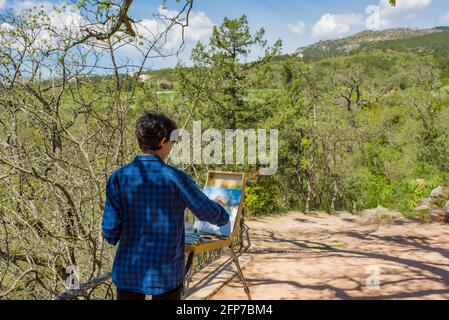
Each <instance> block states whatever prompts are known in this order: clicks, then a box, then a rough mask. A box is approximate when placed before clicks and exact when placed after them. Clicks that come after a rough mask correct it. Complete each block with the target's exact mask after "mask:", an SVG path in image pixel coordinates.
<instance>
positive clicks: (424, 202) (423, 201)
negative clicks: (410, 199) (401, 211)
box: [413, 198, 432, 211]
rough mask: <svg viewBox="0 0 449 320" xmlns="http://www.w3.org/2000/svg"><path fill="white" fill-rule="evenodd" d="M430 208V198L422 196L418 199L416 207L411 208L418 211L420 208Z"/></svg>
mask: <svg viewBox="0 0 449 320" xmlns="http://www.w3.org/2000/svg"><path fill="white" fill-rule="evenodd" d="M430 209H432V199H431V198H424V199H421V200H419V202H418V204H417V205H416V208H414V209H413V210H415V211H420V210H430Z"/></svg>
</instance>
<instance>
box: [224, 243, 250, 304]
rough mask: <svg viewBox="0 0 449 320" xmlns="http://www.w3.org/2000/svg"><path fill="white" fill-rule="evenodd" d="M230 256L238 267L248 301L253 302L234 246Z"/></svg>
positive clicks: (230, 249)
mask: <svg viewBox="0 0 449 320" xmlns="http://www.w3.org/2000/svg"><path fill="white" fill-rule="evenodd" d="M229 255H230V256H231V258H232V260H234V263H235V266H236V267H237V273H238V275H239V277H240V280H242V283H243V288H244V289H245V292H246V295H247V296H248V300H251V294H250V293H249V288H248V284H247V283H246V279H245V277H244V276H243V272H242V269H241V268H240V263H239V259H238V258H237V256H236V255H235V252H234V249H233V248H232V246H230V247H229Z"/></svg>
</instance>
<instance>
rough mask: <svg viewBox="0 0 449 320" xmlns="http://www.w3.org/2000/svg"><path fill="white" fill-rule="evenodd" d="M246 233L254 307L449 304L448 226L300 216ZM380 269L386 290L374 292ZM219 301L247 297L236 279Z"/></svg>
mask: <svg viewBox="0 0 449 320" xmlns="http://www.w3.org/2000/svg"><path fill="white" fill-rule="evenodd" d="M248 225H249V227H250V228H251V230H250V231H251V239H252V242H253V246H252V248H251V250H250V251H251V252H253V254H254V257H253V260H252V262H251V263H250V264H249V265H248V266H247V267H246V269H245V270H244V274H245V277H246V279H247V281H248V284H249V286H250V290H251V293H252V297H253V299H263V300H265V299H449V226H447V225H439V224H427V225H420V224H417V223H414V222H410V221H407V220H397V221H396V222H395V223H393V224H391V225H379V224H366V222H364V220H363V219H362V218H361V217H357V216H353V215H350V214H348V213H341V214H339V215H333V216H329V215H326V214H315V215H312V216H310V215H307V216H306V215H304V214H301V213H297V212H290V213H287V214H285V215H283V216H282V217H279V216H278V217H269V218H264V219H260V220H254V221H249V222H248ZM265 249H270V250H272V251H273V250H281V251H283V250H292V251H293V253H282V252H279V253H273V252H266V251H264V250H265ZM377 268H378V270H379V276H378V279H379V282H380V288H376V287H375V285H376V281H375V280H373V282H369V283H371V285H372V287H370V288H369V287H367V278H368V277H369V276H370V275H375V273H376V269H377ZM367 269H370V270H371V271H369V270H367ZM371 278H372V279H374V278H373V277H371ZM369 283H368V284H369ZM213 299H246V295H245V293H244V291H243V287H242V284H241V283H240V281H239V280H237V279H236V280H234V281H232V282H231V283H229V284H228V285H227V286H225V287H224V288H222V289H221V290H220V291H219V292H218V293H217V294H216V295H215V296H214V297H213Z"/></svg>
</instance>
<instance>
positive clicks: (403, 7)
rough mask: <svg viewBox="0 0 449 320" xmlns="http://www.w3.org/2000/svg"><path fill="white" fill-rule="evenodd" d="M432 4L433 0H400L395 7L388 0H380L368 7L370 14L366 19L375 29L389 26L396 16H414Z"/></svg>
mask: <svg viewBox="0 0 449 320" xmlns="http://www.w3.org/2000/svg"><path fill="white" fill-rule="evenodd" d="M431 4H432V0H398V1H397V3H396V6H394V7H393V6H391V5H390V2H389V1H388V0H379V4H378V5H370V6H368V7H366V13H367V14H368V15H369V16H368V18H367V19H366V27H367V28H368V29H375V30H379V29H385V28H388V27H390V26H391V25H392V24H393V22H394V19H395V18H398V17H409V18H410V17H413V16H414V15H415V14H416V13H417V12H419V11H421V10H422V9H424V8H426V7H428V6H429V5H431Z"/></svg>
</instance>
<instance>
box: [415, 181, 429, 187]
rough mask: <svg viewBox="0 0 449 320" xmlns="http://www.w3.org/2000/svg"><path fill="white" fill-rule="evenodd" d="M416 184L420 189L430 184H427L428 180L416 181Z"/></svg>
mask: <svg viewBox="0 0 449 320" xmlns="http://www.w3.org/2000/svg"><path fill="white" fill-rule="evenodd" d="M416 183H417V184H418V185H419V186H420V187H427V186H428V185H429V183H428V182H427V180H425V179H416Z"/></svg>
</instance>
